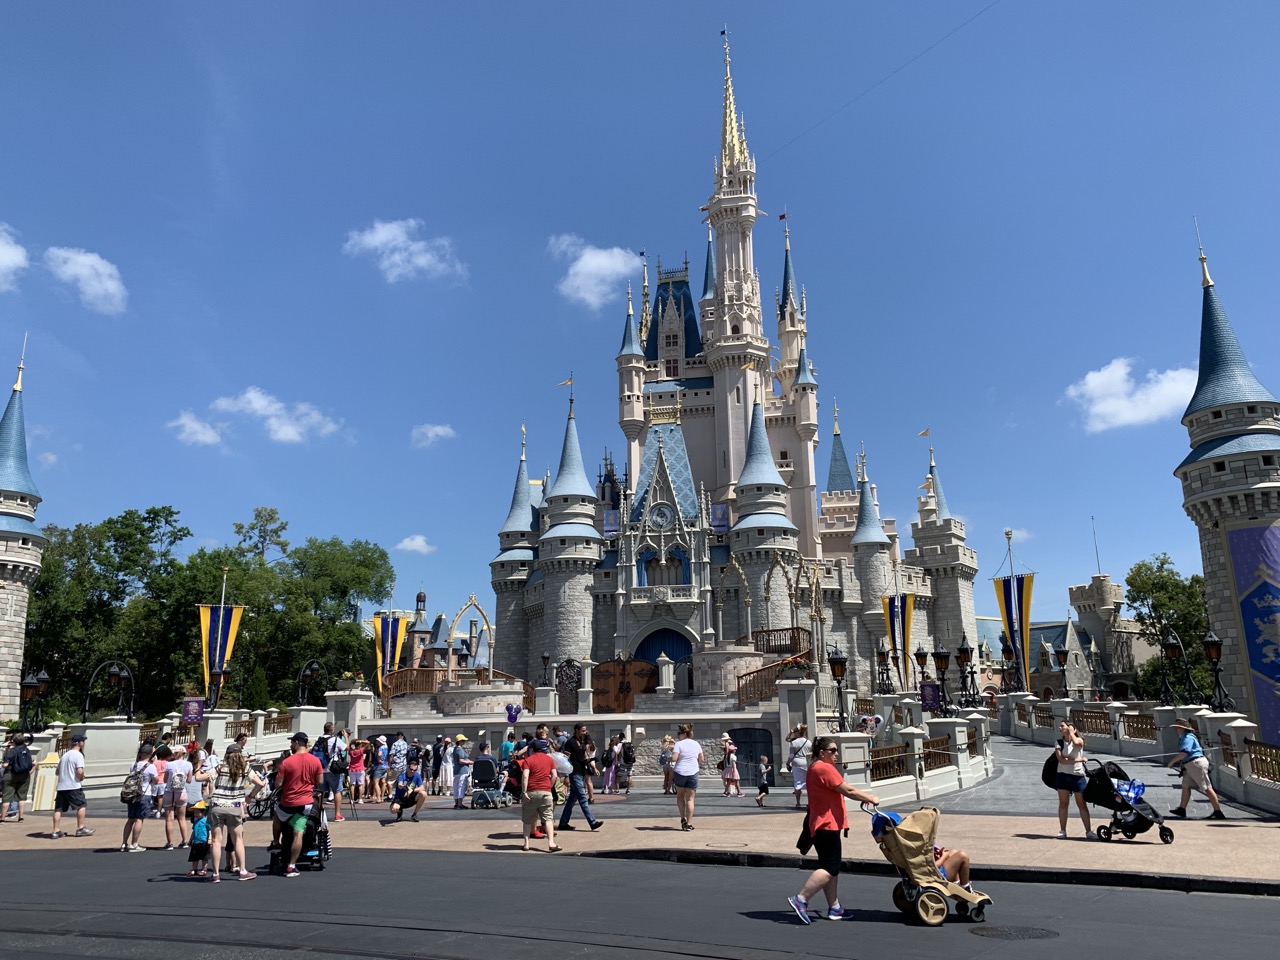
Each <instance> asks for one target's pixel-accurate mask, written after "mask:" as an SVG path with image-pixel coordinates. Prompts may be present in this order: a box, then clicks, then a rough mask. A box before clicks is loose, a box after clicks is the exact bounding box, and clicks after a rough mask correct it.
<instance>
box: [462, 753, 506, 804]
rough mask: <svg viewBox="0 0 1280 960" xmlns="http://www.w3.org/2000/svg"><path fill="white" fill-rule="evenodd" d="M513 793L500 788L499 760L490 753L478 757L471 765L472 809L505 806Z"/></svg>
mask: <svg viewBox="0 0 1280 960" xmlns="http://www.w3.org/2000/svg"><path fill="white" fill-rule="evenodd" d="M510 803H511V795H510V794H509V793H507V792H506V791H505V790H500V789H499V788H498V761H497V760H495V759H493V757H490V756H488V755H485V754H482V755H481V756H478V757H476V759H475V763H473V764H472V765H471V809H473V810H474V809H476V808H477V807H481V808H484V807H505V806H507V805H509V804H510Z"/></svg>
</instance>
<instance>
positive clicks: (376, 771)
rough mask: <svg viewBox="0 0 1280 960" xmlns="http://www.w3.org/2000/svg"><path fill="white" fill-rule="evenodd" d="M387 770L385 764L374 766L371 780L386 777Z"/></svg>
mask: <svg viewBox="0 0 1280 960" xmlns="http://www.w3.org/2000/svg"><path fill="white" fill-rule="evenodd" d="M387 769H388V768H387V766H386V765H385V764H383V765H381V766H375V767H374V768H373V779H375V780H381V779H382V778H383V777H385V776H386V775H387Z"/></svg>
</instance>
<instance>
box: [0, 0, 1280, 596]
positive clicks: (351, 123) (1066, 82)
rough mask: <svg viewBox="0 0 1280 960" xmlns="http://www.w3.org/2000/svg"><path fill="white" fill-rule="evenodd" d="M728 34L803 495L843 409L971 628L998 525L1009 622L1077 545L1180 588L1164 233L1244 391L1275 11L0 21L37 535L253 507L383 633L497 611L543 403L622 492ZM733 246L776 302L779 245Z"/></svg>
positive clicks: (563, 10) (11, 344)
mask: <svg viewBox="0 0 1280 960" xmlns="http://www.w3.org/2000/svg"><path fill="white" fill-rule="evenodd" d="M979 13H980V15H979V16H977V17H976V18H975V19H972V20H971V21H970V22H968V23H966V21H968V20H970V18H971V17H973V16H974V15H975V14H979ZM725 20H729V21H730V22H729V28H730V31H731V36H732V41H733V71H734V78H735V87H736V93H737V101H738V104H739V107H740V108H741V110H742V111H743V112H744V114H745V117H746V129H747V137H748V143H749V146H750V148H751V150H752V151H753V152H754V153H755V154H756V157H757V162H758V170H759V174H758V181H757V187H758V191H759V197H760V203H761V206H762V208H763V209H764V210H766V211H768V212H769V213H770V214H771V215H776V214H778V213H781V212H782V211H783V210H784V209H786V210H787V211H789V221H788V222H789V223H790V226H791V230H792V248H793V255H794V260H795V267H796V271H797V275H798V279H799V280H800V282H802V283H803V284H804V285H805V286H806V288H807V291H808V301H809V331H810V336H809V342H808V345H809V352H810V356H811V358H812V359H813V361H814V363H815V365H816V367H817V377H818V380H819V383H820V394H819V395H820V398H821V403H822V413H821V416H822V419H823V422H824V428H823V433H822V434H821V436H822V439H823V440H824V443H823V444H822V446H821V448H820V450H819V461H820V471H819V473H820V477H822V478H825V476H826V469H827V459H828V457H829V453H830V443H829V442H825V441H829V432H830V414H831V405H832V400H833V398H834V399H835V400H836V401H838V403H839V406H840V411H841V425H842V428H843V431H844V437H845V440H846V442H847V443H852V444H856V443H858V442H859V441H865V443H866V447H867V454H868V458H869V467H870V473H871V478H872V480H873V481H875V482H876V483H877V485H878V489H879V499H880V503H881V508H882V512H883V513H885V514H886V515H887V516H896V517H897V518H899V524H900V528H901V529H902V530H904V531H905V530H906V529H907V528H908V526H909V521H910V519H911V517H912V515H913V514H914V507H915V500H914V497H915V495H916V492H917V489H916V488H917V486H918V485H919V484H920V483H921V482H922V479H923V475H924V472H925V468H926V466H927V463H928V455H927V447H926V443H927V441H925V440H921V439H918V438H917V436H916V434H917V433H918V432H919V431H920V430H922V429H923V428H924V427H925V426H926V425H928V426H929V427H930V428H931V439H932V440H933V442H934V444H935V448H936V451H937V457H938V463H939V469H940V471H941V474H942V478H943V482H944V484H945V487H946V492H947V497H948V500H949V502H950V505H951V508H952V510H953V511H954V512H955V513H957V514H959V515H960V516H962V517H963V518H964V519H965V520H966V522H967V524H968V530H969V536H970V545H971V546H973V547H975V548H976V549H977V550H978V551H979V556H980V561H981V564H982V570H981V572H980V574H979V583H978V584H977V598H978V599H977V608H978V612H979V613H993V612H994V611H995V603H994V593H993V591H992V589H991V587H990V585H989V584H988V583H987V582H986V581H987V580H988V579H989V578H990V577H991V576H992V575H994V574H995V573H996V571H997V568H998V567H999V566H1000V565H1001V563H1002V562H1003V559H1004V556H1003V554H1004V537H1003V535H1002V532H1001V531H1002V530H1003V529H1004V528H1005V527H1012V528H1014V529H1016V530H1017V531H1019V534H1018V542H1017V543H1016V544H1015V551H1016V552H1017V554H1018V557H1019V558H1020V560H1021V561H1022V562H1023V563H1024V564H1025V565H1026V566H1027V567H1030V568H1032V569H1035V570H1038V571H1040V573H1041V577H1040V579H1039V580H1038V583H1037V589H1036V594H1035V604H1034V609H1033V616H1034V617H1035V618H1036V619H1052V618H1056V617H1061V616H1062V615H1063V614H1064V613H1065V611H1066V607H1067V597H1066V587H1067V585H1068V584H1072V583H1079V582H1084V581H1086V580H1087V579H1088V577H1089V576H1090V575H1091V574H1092V573H1093V572H1094V570H1095V562H1094V548H1093V542H1092V538H1091V534H1090V516H1091V515H1096V517H1097V526H1098V538H1099V546H1100V553H1101V560H1102V566H1103V569H1104V571H1106V572H1109V573H1111V574H1112V575H1113V577H1115V578H1116V579H1119V578H1120V577H1122V576H1123V574H1124V572H1125V571H1126V570H1127V569H1128V567H1129V566H1130V565H1131V564H1132V563H1134V562H1135V561H1137V560H1140V559H1143V558H1145V557H1148V556H1150V555H1151V554H1152V553H1154V552H1156V551H1159V550H1167V551H1168V552H1169V553H1170V554H1172V555H1173V557H1174V559H1175V560H1176V562H1177V564H1178V566H1179V567H1180V568H1181V569H1183V570H1184V571H1193V570H1198V569H1199V567H1200V557H1199V551H1198V547H1197V543H1196V537H1195V530H1194V527H1193V526H1192V524H1191V523H1190V521H1189V520H1187V519H1186V518H1185V516H1184V514H1183V513H1182V510H1181V495H1180V490H1179V485H1178V483H1177V481H1176V480H1175V478H1174V477H1173V475H1172V469H1173V467H1174V466H1175V465H1176V464H1177V463H1178V461H1179V460H1180V459H1181V458H1182V456H1183V455H1184V452H1185V450H1186V448H1187V438H1186V433H1185V431H1184V429H1183V428H1182V427H1181V425H1180V424H1179V423H1178V418H1179V416H1180V415H1181V412H1182V409H1183V406H1184V405H1185V401H1186V399H1187V398H1188V397H1189V395H1190V392H1191V388H1192V385H1193V383H1194V372H1193V371H1194V368H1195V364H1196V358H1197V346H1198V327H1199V314H1200V287H1199V267H1198V264H1197V263H1196V245H1195V235H1194V233H1193V230H1192V223H1191V217H1192V214H1193V213H1195V214H1198V216H1199V218H1200V226H1201V231H1202V234H1203V237H1204V242H1205V246H1206V251H1207V253H1208V254H1209V257H1210V267H1211V269H1212V271H1213V276H1214V279H1215V281H1216V282H1217V289H1218V292H1219V295H1220V297H1221V299H1222V301H1223V303H1224V305H1225V307H1226V309H1227V311H1228V313H1229V315H1230V316H1231V318H1232V321H1233V323H1234V324H1235V327H1236V330H1237V333H1238V334H1239V336H1240V339H1241V342H1242V344H1243V346H1244V349H1245V352H1246V354H1247V355H1248V356H1249V358H1250V360H1251V361H1252V362H1253V364H1254V366H1255V370H1256V372H1257V374H1258V376H1259V378H1260V379H1261V380H1262V382H1263V383H1264V384H1266V385H1268V386H1269V387H1270V388H1271V389H1272V390H1280V369H1277V367H1278V366H1280V361H1278V360H1277V359H1276V354H1275V351H1274V350H1267V349H1266V346H1267V340H1266V331H1267V330H1268V329H1271V330H1274V322H1275V316H1276V310H1277V300H1278V298H1280V289H1278V287H1277V282H1276V279H1275V264H1276V263H1277V261H1278V259H1280V233H1278V232H1277V230H1276V225H1277V223H1280V209H1277V208H1278V207H1280V178H1278V177H1277V176H1276V168H1275V158H1276V157H1277V156H1278V155H1280V113H1278V112H1277V111H1276V109H1275V91H1276V90H1277V89H1280V59H1277V58H1276V57H1275V55H1274V54H1275V49H1276V43H1277V40H1278V39H1280V6H1277V5H1274V4H1264V3H1249V4H1243V3H1219V4H1212V5H1207V4H1203V3H1177V2H1168V0H1163V2H1159V3H1125V4H1114V3H1076V4H1026V3H1015V2H1011V0H1004V2H999V3H996V4H994V5H989V3H988V2H987V0H975V2H964V3H962V2H954V0H952V2H946V3H924V2H921V3H912V4H875V5H873V4H846V3H839V4H829V5H823V4H803V5H802V4H793V5H787V6H786V7H779V6H778V5H776V4H753V3H741V2H739V3H732V4H726V3H703V4H686V3H650V4H596V3H583V4H557V5H542V4H502V3H496V4H483V5H479V4H452V5H445V4H426V3H383V4H362V5H359V7H358V8H357V7H353V6H351V5H350V4H338V3H300V2H293V3H288V2H285V3H277V4H245V3H227V4H219V5H217V9H216V10H213V9H200V10H195V9H194V8H191V7H189V6H186V5H173V4H145V3H138V4H130V5H127V6H115V5H99V4H77V5H55V6H50V5H48V4H36V3H11V4H6V5H5V6H4V9H3V11H2V12H0V130H3V149H0V223H2V224H4V225H5V226H4V227H3V229H2V230H0V358H2V357H3V356H5V355H6V354H7V355H8V356H9V357H10V361H9V362H11V363H13V364H16V362H17V359H18V354H19V351H20V349H21V345H22V338H23V334H24V332H29V334H30V343H29V346H28V350H27V374H26V380H25V386H26V394H25V397H26V412H27V429H28V438H29V443H30V456H31V463H32V470H33V474H34V476H35V478H36V481H37V483H38V484H39V486H40V489H41V493H42V494H43V496H44V498H45V502H44V504H43V505H42V506H41V508H40V513H39V517H38V519H39V520H41V521H44V522H53V523H58V524H63V525H71V524H74V523H77V522H81V521H90V522H92V521H97V520H101V519H103V518H105V517H107V516H110V515H113V514H116V513H119V512H120V511H122V510H125V509H127V508H130V507H136V508H145V507H147V506H151V505H157V504H172V505H173V506H175V507H177V508H178V509H179V510H180V511H181V513H182V517H183V519H184V520H185V521H186V523H187V524H188V525H190V527H191V528H192V530H193V531H194V532H195V539H194V540H193V541H192V546H193V548H194V546H196V545H200V544H215V543H219V542H225V541H227V540H228V539H231V537H232V533H231V525H232V523H233V522H234V521H237V520H247V519H248V518H249V517H250V516H251V515H252V512H253V508H254V507H255V506H259V505H269V506H274V507H277V508H278V509H279V510H280V512H281V514H282V516H283V517H284V518H285V519H287V520H288V521H289V525H290V526H289V534H290V536H291V537H292V538H293V539H294V540H297V541H300V540H302V539H304V538H305V537H307V536H319V537H328V536H334V535H337V536H340V537H343V538H344V539H350V538H356V537H364V538H368V539H370V540H373V541H375V542H378V543H380V544H382V545H383V546H385V547H386V548H387V549H388V550H389V551H390V552H391V555H392V557H393V559H394V561H395V564H396V569H397V573H398V586H397V591H396V596H395V601H396V603H397V604H398V605H409V606H411V605H412V601H413V594H414V593H415V592H416V591H417V590H418V588H419V585H420V584H421V585H422V586H423V587H424V588H425V590H426V592H427V595H428V605H429V607H430V608H431V611H432V612H433V613H434V612H435V611H437V610H442V611H446V612H449V613H452V612H453V611H455V610H456V609H457V608H458V607H459V606H461V604H462V603H463V602H465V600H466V598H467V595H468V594H469V593H471V592H473V591H474V592H475V593H476V594H477V595H478V597H479V598H480V600H481V602H482V603H483V604H485V605H486V606H488V605H489V604H490V602H491V600H492V593H491V591H490V588H489V570H488V566H487V564H488V561H489V560H490V559H492V557H493V555H494V554H495V553H496V549H497V538H496V531H497V529H498V527H499V526H500V525H501V523H502V521H503V519H504V517H505V516H506V512H507V505H508V501H509V498H510V493H511V486H512V481H513V478H514V475H515V468H516V462H517V459H518V456H519V450H520V423H521V422H522V421H527V423H528V430H529V461H530V464H529V465H530V473H531V474H534V475H537V474H540V473H541V472H542V471H543V470H546V469H551V470H554V469H555V466H556V459H557V457H558V454H559V449H560V439H561V435H562V431H563V425H564V415H565V411H566V405H567V397H566V391H565V390H564V389H557V388H556V386H555V384H556V383H557V382H558V381H560V380H563V379H564V378H565V377H566V376H568V374H569V371H570V370H572V371H573V373H574V377H575V380H576V385H577V397H578V414H579V426H580V433H581V436H582V441H583V447H584V453H585V454H586V455H587V458H588V460H589V461H591V462H596V461H598V459H599V457H600V455H601V454H602V453H603V451H604V450H605V449H606V448H609V449H611V450H614V451H617V450H619V449H621V448H622V446H623V445H622V437H621V433H620V431H619V430H618V428H617V425H616V417H617V403H616V390H617V386H616V373H615V367H614V359H613V358H614V354H615V353H616V351H617V347H618V343H619V341H620V338H621V332H622V322H623V315H624V308H625V285H626V282H627V279H628V278H630V279H632V280H634V281H636V282H637V285H638V279H639V271H638V269H636V268H635V267H634V263H635V259H634V256H633V253H634V252H635V251H638V250H640V249H646V250H647V251H648V253H649V256H650V261H651V263H652V262H653V260H654V259H656V257H658V256H661V257H662V260H663V262H664V263H665V264H667V265H671V264H672V263H675V262H677V261H679V260H680V259H682V258H683V256H684V255H685V252H686V251H687V252H688V254H689V256H690V258H691V259H692V260H694V261H695V263H700V261H701V258H702V255H703V251H704V250H705V246H704V245H705V233H704V232H703V231H704V228H703V227H702V226H700V214H699V212H698V207H699V205H700V204H702V203H703V202H705V198H706V197H707V195H708V193H709V192H710V188H711V170H712V161H713V159H714V157H715V155H716V152H717V150H718V147H719V119H720V107H721V89H722V84H721V77H722V71H723V65H722V62H721V50H720V37H719V31H720V29H721V26H722V24H723V23H724V21H725ZM962 24H963V26H961V25H962ZM958 27H959V28H960V29H958V30H957V28H958ZM953 31H954V32H953ZM944 38H945V39H944ZM940 40H941V42H938V41H940ZM935 44H936V45H935ZM922 54H923V55H922ZM755 236H756V262H757V265H758V268H759V270H760V273H761V282H762V285H763V287H764V289H765V290H766V291H767V290H772V289H773V288H775V287H777V285H778V283H779V282H780V279H781V268H782V245H783V238H782V225H781V224H780V223H778V221H777V220H776V218H770V219H762V220H761V222H760V223H759V225H758V227H757V230H756V234H755ZM628 251H630V252H628Z"/></svg>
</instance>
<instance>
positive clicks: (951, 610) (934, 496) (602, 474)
mask: <svg viewBox="0 0 1280 960" xmlns="http://www.w3.org/2000/svg"><path fill="white" fill-rule="evenodd" d="M729 64H730V59H729V51H728V45H727V42H726V46H725V76H724V104H723V123H722V128H721V132H720V154H719V159H718V162H717V165H716V171H715V180H714V188H713V191H712V194H711V196H710V198H709V199H708V200H707V202H706V205H705V206H704V207H703V210H704V211H705V213H706V222H707V224H708V226H709V230H708V240H707V255H706V266H705V269H704V272H703V277H702V291H701V296H700V297H699V298H698V299H697V300H696V301H695V299H694V297H693V290H692V288H691V286H690V276H689V268H688V263H687V262H686V263H685V264H684V266H683V267H680V268H676V269H670V270H665V269H663V268H662V266H661V263H660V262H659V264H658V269H657V283H656V286H655V288H654V289H653V290H652V292H651V290H650V285H649V272H648V265H647V263H646V264H645V266H644V273H643V280H642V288H641V289H642V299H641V304H640V316H639V319H638V321H637V318H636V315H635V308H634V305H633V303H632V295H631V291H630V289H628V293H627V313H626V319H625V322H624V325H623V330H622V338H621V347H620V349H619V351H618V354H617V357H616V364H617V373H618V424H619V426H620V427H621V429H622V434H623V436H624V438H625V441H626V459H625V465H624V466H623V467H622V469H621V470H619V469H618V467H617V466H616V465H615V463H614V462H613V461H612V460H611V459H608V458H606V460H605V462H604V464H603V465H602V467H601V469H600V471H599V475H598V479H597V482H595V483H592V482H591V481H590V480H589V479H588V476H587V471H586V467H585V465H584V462H583V458H582V451H581V446H580V444H579V438H578V428H577V422H576V420H575V417H574V400H573V398H572V395H571V398H570V401H569V414H568V421H567V423H566V425H565V431H564V442H563V447H562V450H561V455H560V461H559V467H558V469H557V471H556V475H555V478H554V480H552V479H551V478H550V477H547V478H541V479H538V478H535V479H530V477H529V475H528V471H527V466H526V459H525V455H524V451H523V449H522V451H521V456H520V462H519V466H518V468H517V471H516V481H515V490H514V492H513V494H512V498H511V506H510V510H509V512H508V514H507V518H506V521H505V522H504V523H503V524H502V527H501V529H500V530H499V533H498V540H499V553H498V555H497V557H495V559H494V560H493V561H492V563H491V564H490V568H491V575H492V584H493V589H494V593H495V595H496V614H495V628H496V633H497V637H498V643H497V645H496V647H495V651H494V660H495V662H494V666H495V667H496V668H497V669H499V670H502V671H506V672H508V673H512V674H515V675H518V676H521V677H526V678H536V677H539V676H541V675H542V674H543V671H544V663H545V661H544V656H545V658H546V659H547V660H549V661H550V662H551V663H553V664H556V665H565V666H566V667H568V668H569V669H570V670H572V669H573V665H574V664H575V663H578V662H580V661H582V660H584V659H590V660H591V661H594V662H596V663H603V662H604V661H607V660H612V659H614V658H615V657H619V656H621V657H623V658H634V659H636V660H641V661H649V662H654V661H657V660H658V658H659V657H660V656H662V655H663V654H665V655H666V657H667V658H669V659H670V660H672V661H675V663H676V664H677V665H680V664H684V663H687V664H688V669H679V668H677V670H676V674H675V675H676V684H675V686H676V692H677V693H689V694H695V695H700V696H701V695H706V696H715V695H724V694H727V693H729V692H730V687H731V685H732V683H733V682H734V680H735V678H736V676H737V675H738V674H739V673H741V672H742V670H743V668H744V667H745V668H750V667H752V665H753V662H754V664H755V665H756V666H758V665H759V664H762V663H767V662H770V661H776V660H778V659H779V658H780V657H781V656H784V655H787V654H800V655H805V656H807V657H808V658H809V659H810V660H811V661H812V662H813V664H814V665H815V669H817V670H818V672H819V674H820V675H821V674H823V673H824V672H825V671H826V659H827V655H828V654H829V653H830V652H831V651H839V652H842V653H844V654H845V655H846V656H847V657H848V684H847V685H849V686H852V688H854V689H857V690H859V691H861V692H862V693H863V695H869V694H870V693H871V692H873V688H874V685H875V682H876V673H875V669H876V651H877V649H878V647H879V645H880V644H881V643H882V642H883V641H885V640H886V638H887V637H888V636H889V631H888V629H887V626H888V625H887V624H886V622H885V620H886V618H885V613H884V607H883V605H882V598H883V597H885V596H888V595H896V594H914V595H915V601H914V603H915V607H914V618H913V624H912V637H913V640H912V642H913V645H916V644H925V645H926V646H927V647H928V648H929V649H932V647H933V645H934V644H935V643H938V644H944V645H946V646H949V647H952V648H954V647H955V646H958V645H959V644H960V643H961V641H962V638H965V637H967V638H969V639H970V640H971V641H973V642H975V643H976V640H975V638H976V636H977V633H976V627H975V620H974V606H973V579H974V576H975V575H976V573H977V570H978V560H977V555H976V553H975V552H974V551H973V550H972V549H970V548H969V547H968V546H967V545H966V542H965V529H964V524H963V523H962V522H961V521H960V520H958V519H957V518H955V517H954V516H953V515H952V514H951V512H950V509H949V507H948V504H947V500H946V497H945V496H944V494H943V489H942V484H941V480H940V478H939V474H938V469H937V465H936V463H935V462H934V457H933V451H932V448H930V456H929V464H928V468H927V474H926V476H925V478H924V479H925V483H924V485H923V489H924V490H925V494H924V495H923V496H921V497H919V498H918V519H917V520H915V521H914V522H912V524H911V537H912V540H913V542H914V546H913V547H912V548H911V549H907V550H905V552H900V551H899V545H898V534H897V531H896V529H895V525H894V522H893V521H892V520H886V519H882V518H881V516H880V511H879V505H878V503H877V499H876V490H875V486H874V485H873V484H872V483H871V479H870V472H871V471H870V469H869V465H868V457H867V456H866V455H865V454H858V455H856V456H855V458H854V461H853V466H852V467H851V465H850V459H849V455H848V453H847V452H846V450H845V447H844V444H843V441H842V439H841V435H840V426H839V419H838V411H836V412H835V415H834V416H833V424H834V426H833V432H832V436H831V454H830V460H829V469H828V473H827V483H826V486H825V488H820V487H819V483H818V479H817V469H818V468H817V453H818V445H819V439H818V435H819V431H820V423H819V419H818V379H817V375H816V370H815V367H814V365H813V363H812V362H811V360H810V357H809V352H808V349H807V347H806V343H805V340H806V334H807V330H808V310H807V303H806V294H805V291H804V288H803V287H801V286H799V285H798V284H797V281H796V273H795V270H794V268H793V265H792V258H791V245H790V233H789V231H788V232H787V239H786V248H785V250H784V251H783V254H782V283H781V288H780V291H779V293H777V294H776V295H775V300H776V321H777V345H776V349H777V353H778V356H777V363H776V366H775V365H772V364H771V362H770V352H771V349H772V346H771V342H770V339H769V333H770V332H771V331H766V328H765V322H764V309H763V304H762V299H761V293H760V286H761V285H760V277H759V274H758V273H757V270H756V265H755V252H754V246H753V241H752V230H753V228H754V226H755V223H756V220H757V218H758V217H759V216H760V211H759V208H758V205H757V199H756V190H755V179H756V161H755V158H754V156H752V154H751V153H750V152H749V150H748V148H747V142H746V137H745V133H744V132H743V128H742V125H741V119H740V117H739V114H738V111H737V108H736V105H735V102H734V91H733V79H732V75H731V72H730V69H729ZM922 466H923V464H922ZM746 648H752V650H753V652H754V653H755V654H758V656H757V657H756V658H755V660H754V661H752V659H751V658H750V657H738V658H732V657H730V658H721V659H717V658H716V657H715V656H714V654H715V652H716V651H723V650H726V649H739V650H744V649H746Z"/></svg>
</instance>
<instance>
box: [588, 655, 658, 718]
mask: <svg viewBox="0 0 1280 960" xmlns="http://www.w3.org/2000/svg"><path fill="white" fill-rule="evenodd" d="M657 689H658V665H657V664H656V663H650V662H649V661H647V660H635V659H630V658H628V659H623V658H622V657H615V658H614V659H613V660H607V661H605V662H604V663H601V664H599V665H597V666H596V667H594V668H592V670H591V709H592V710H593V711H594V712H596V713H630V712H631V711H632V709H634V707H635V705H636V694H637V693H653V692H655V691H656V690H657Z"/></svg>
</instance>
